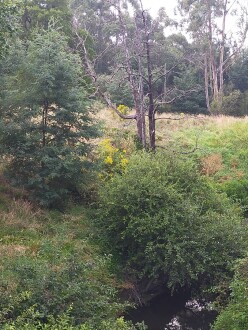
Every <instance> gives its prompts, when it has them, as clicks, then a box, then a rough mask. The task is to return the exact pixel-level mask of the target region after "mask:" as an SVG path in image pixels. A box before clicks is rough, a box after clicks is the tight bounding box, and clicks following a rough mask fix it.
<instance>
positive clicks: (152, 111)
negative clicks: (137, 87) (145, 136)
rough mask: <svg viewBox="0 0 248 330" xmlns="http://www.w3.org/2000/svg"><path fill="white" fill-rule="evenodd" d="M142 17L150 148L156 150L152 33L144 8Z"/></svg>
mask: <svg viewBox="0 0 248 330" xmlns="http://www.w3.org/2000/svg"><path fill="white" fill-rule="evenodd" d="M142 19H143V24H144V29H145V48H146V61H147V63H146V65H147V76H148V98H149V109H148V118H149V139H150V148H151V150H155V148H156V120H155V104H154V97H153V83H152V80H153V79H152V78H153V74H152V66H151V51H150V43H149V40H150V33H149V31H148V28H147V22H146V17H145V12H144V10H143V11H142Z"/></svg>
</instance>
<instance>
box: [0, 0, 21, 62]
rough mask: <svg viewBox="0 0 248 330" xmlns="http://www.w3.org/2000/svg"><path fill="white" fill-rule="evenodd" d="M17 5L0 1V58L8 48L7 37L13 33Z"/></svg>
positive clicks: (10, 0) (7, 0)
mask: <svg viewBox="0 0 248 330" xmlns="http://www.w3.org/2000/svg"><path fill="white" fill-rule="evenodd" d="M16 16H17V3H16V1H12V0H4V1H0V56H1V55H2V53H3V51H4V50H6V48H7V47H8V41H7V39H8V37H10V36H11V35H12V34H13V32H14V31H15V27H16V26H15V25H16V21H15V19H16Z"/></svg>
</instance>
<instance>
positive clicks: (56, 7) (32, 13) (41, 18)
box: [22, 0, 72, 37]
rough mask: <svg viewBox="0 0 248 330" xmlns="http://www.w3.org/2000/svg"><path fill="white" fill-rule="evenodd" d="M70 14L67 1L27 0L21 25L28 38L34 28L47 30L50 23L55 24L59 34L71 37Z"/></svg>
mask: <svg viewBox="0 0 248 330" xmlns="http://www.w3.org/2000/svg"><path fill="white" fill-rule="evenodd" d="M71 20H72V13H71V11H70V8H69V1H68V0H42V1H41V0H27V1H25V5H24V13H23V16H22V24H23V29H24V33H25V34H26V35H27V36H29V37H30V33H32V30H33V29H34V28H37V27H38V28H41V29H48V28H49V25H50V22H51V21H54V22H56V25H57V26H59V27H60V30H61V32H63V33H64V34H66V35H67V36H71V35H72V27H71Z"/></svg>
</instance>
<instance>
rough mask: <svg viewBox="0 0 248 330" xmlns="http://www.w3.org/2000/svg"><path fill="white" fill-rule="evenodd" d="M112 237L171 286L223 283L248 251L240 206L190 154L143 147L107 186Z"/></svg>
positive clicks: (141, 273) (105, 217)
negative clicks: (212, 182)
mask: <svg viewBox="0 0 248 330" xmlns="http://www.w3.org/2000/svg"><path fill="white" fill-rule="evenodd" d="M100 195H101V200H100V212H99V217H100V220H98V222H97V223H98V224H99V226H100V228H101V233H102V235H103V237H104V239H105V242H107V243H109V245H110V246H111V248H112V250H113V249H114V250H115V253H116V255H119V256H120V258H121V260H123V261H124V264H125V267H126V269H128V268H131V269H132V270H133V271H135V272H136V275H137V277H138V278H147V277H151V278H153V279H155V278H160V279H163V281H164V282H165V283H167V285H168V286H169V287H170V288H171V289H174V288H177V287H179V286H191V285H193V284H195V283H198V284H199V282H201V284H203V283H204V282H205V283H206V284H208V285H209V284H213V283H214V282H216V283H218V282H219V281H221V279H222V278H223V277H225V274H228V272H229V271H230V267H231V266H232V264H233V261H234V260H235V258H237V257H239V256H241V255H242V253H243V248H244V246H245V239H246V238H247V235H246V230H245V228H244V227H243V226H242V220H241V218H240V216H239V215H238V209H237V207H235V206H233V205H231V204H230V202H229V201H228V199H227V198H226V196H225V195H223V194H219V193H218V192H217V191H216V190H214V189H213V187H212V186H211V185H210V183H209V182H208V180H206V179H205V178H203V177H201V176H200V175H199V174H198V173H197V170H196V168H195V166H194V165H193V163H192V162H191V161H189V160H188V159H186V158H184V157H180V156H177V157H175V155H171V154H166V153H157V154H147V153H138V154H136V155H134V156H133V157H131V158H130V161H129V165H128V166H127V169H126V171H125V172H124V173H123V174H122V175H115V176H114V177H113V178H112V180H111V182H109V183H107V184H105V185H104V187H103V189H102V190H101V194H100Z"/></svg>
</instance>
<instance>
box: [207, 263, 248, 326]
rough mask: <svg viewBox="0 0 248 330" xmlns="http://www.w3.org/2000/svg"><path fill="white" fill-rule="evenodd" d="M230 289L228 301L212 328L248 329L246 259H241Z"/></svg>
mask: <svg viewBox="0 0 248 330" xmlns="http://www.w3.org/2000/svg"><path fill="white" fill-rule="evenodd" d="M231 290H232V294H231V298H230V302H229V304H228V306H227V307H226V308H225V309H224V310H223V311H222V312H221V313H220V315H219V316H218V317H217V321H216V322H215V324H214V327H213V329H214V330H223V329H225V330H246V329H248V313H247V311H248V295H247V290H248V259H244V260H242V261H241V262H240V265H239V266H238V268H237V269H236V274H235V277H234V280H233V282H232V284H231Z"/></svg>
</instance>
